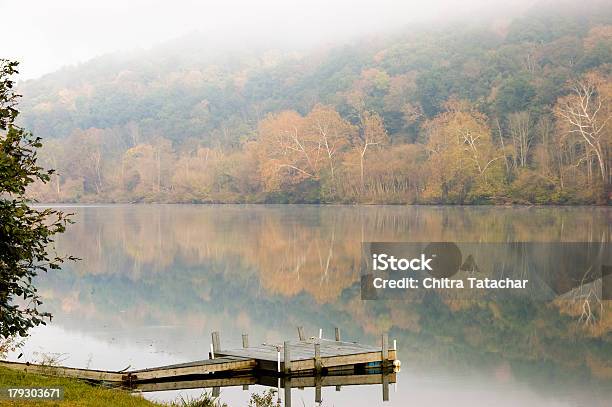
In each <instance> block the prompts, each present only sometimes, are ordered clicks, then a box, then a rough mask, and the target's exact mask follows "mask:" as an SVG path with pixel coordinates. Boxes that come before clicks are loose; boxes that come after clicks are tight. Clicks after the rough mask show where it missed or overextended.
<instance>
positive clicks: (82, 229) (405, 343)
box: [12, 205, 612, 407]
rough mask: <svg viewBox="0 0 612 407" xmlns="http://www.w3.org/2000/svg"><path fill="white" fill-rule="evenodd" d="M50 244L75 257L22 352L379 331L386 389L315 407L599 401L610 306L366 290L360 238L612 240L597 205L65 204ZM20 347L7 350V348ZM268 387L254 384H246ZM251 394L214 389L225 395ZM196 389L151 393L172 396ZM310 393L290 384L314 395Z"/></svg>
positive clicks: (607, 374)
mask: <svg viewBox="0 0 612 407" xmlns="http://www.w3.org/2000/svg"><path fill="white" fill-rule="evenodd" d="M64 209H65V211H67V212H73V213H74V214H75V215H74V220H75V221H76V224H74V225H72V226H70V228H69V229H68V231H67V233H66V234H65V235H63V236H61V237H60V238H59V239H58V242H57V250H58V252H59V253H70V254H72V255H75V256H78V257H80V258H81V259H82V260H81V261H79V262H77V263H75V264H67V265H66V266H65V267H64V268H63V270H61V271H59V272H52V273H49V274H47V275H44V276H41V277H40V278H39V280H38V286H39V289H40V292H41V294H42V297H43V299H44V302H45V307H46V309H47V310H49V311H50V312H52V313H53V315H54V318H53V322H52V323H51V324H50V325H48V326H44V327H39V328H36V329H34V330H33V331H32V335H31V337H30V338H29V339H28V341H27V342H26V345H25V348H24V349H23V352H24V357H23V358H22V359H21V360H24V359H25V360H28V361H34V360H40V359H41V358H42V355H43V354H45V353H46V354H48V353H55V354H56V355H55V356H56V358H57V359H58V360H59V361H61V364H63V365H67V366H74V367H89V368H95V369H113V370H119V369H124V368H126V367H128V366H131V368H146V367H153V366H157V365H162V364H170V363H179V362H184V361H190V360H197V359H204V358H207V357H208V356H207V355H208V350H209V344H210V342H211V340H210V333H211V332H212V331H215V330H218V331H220V333H221V343H222V344H223V347H230V346H232V347H240V346H241V333H243V332H247V333H248V334H249V339H250V342H251V343H263V342H267V343H270V342H275V341H282V340H283V339H287V338H291V339H295V338H296V337H297V331H296V327H297V326H304V328H305V331H306V334H307V336H315V335H318V332H319V329H322V330H323V336H324V337H328V338H332V337H333V333H334V327H336V326H337V327H340V328H341V329H342V336H343V339H346V340H351V341H359V342H363V343H368V344H373V345H374V344H378V343H379V342H378V341H379V340H380V334H381V333H382V332H383V331H388V332H389V337H390V338H391V339H396V340H397V344H398V357H399V359H401V361H402V369H401V372H400V373H399V375H398V383H397V388H396V389H395V391H394V390H393V389H392V390H391V396H390V398H391V400H390V401H389V402H386V403H383V402H382V398H381V389H380V386H376V385H374V386H356V387H343V388H342V391H339V392H338V391H335V389H334V388H324V389H323V405H325V406H345V405H346V406H348V405H350V406H355V407H359V406H364V407H365V406H378V405H380V406H403V405H409V404H410V405H444V404H452V405H454V406H461V405H475V404H476V405H507V406H514V405H545V406H566V405H590V406H593V405H595V406H596V405H608V404H607V403H608V402H609V400H610V399H612V336H611V329H612V307H610V304H609V303H610V302H609V301H608V302H607V303H603V305H602V307H603V308H602V312H601V315H599V318H598V319H597V321H595V322H593V323H591V324H588V325H586V324H583V323H580V321H579V316H580V310H579V309H578V308H577V305H576V304H568V303H564V302H550V301H547V302H544V301H541V302H534V303H530V304H529V306H526V305H525V304H522V303H516V302H513V301H499V302H485V301H475V302H474V301H471V302H470V301H453V300H452V299H448V298H438V297H427V298H425V299H423V300H422V301H418V302H405V303H404V302H399V303H398V302H394V301H389V302H387V301H362V300H361V293H360V270H359V267H360V256H361V242H366V241H395V242H402V241H405V242H427V241H459V242H462V241H463V242H512V241H536V242H590V241H596V242H600V241H605V242H609V241H610V236H611V231H612V222H611V217H612V211H611V210H610V209H609V208H591V207H574V208H569V207H567V208H566V207H542V208H540V207H508V208H505V207H504V208H502V207H434V206H409V207H405V206H401V207H400V206H308V205H306V206H301V205H286V206H282V205H270V206H263V205H262V206H248V205H243V206H240V205H218V206H217V205H211V206H208V205H206V206H205V205H202V206H198V205H108V206H69V207H65V208H64ZM12 357H13V358H14V357H15V355H12ZM262 390H263V388H262V387H257V386H251V388H250V390H249V391H259V392H261V391H262ZM249 391H243V390H242V388H241V387H239V388H223V389H222V390H221V398H222V400H223V401H225V402H227V403H228V404H229V405H230V407H233V406H243V405H246V404H247V400H248V399H249ZM199 393H200V391H196V390H189V391H180V392H158V393H148V394H146V397H148V398H152V399H156V400H173V399H175V398H176V397H178V396H179V395H182V396H189V395H197V394H199ZM313 400H314V391H313V390H312V389H306V390H298V389H294V390H293V403H295V404H294V405H300V406H301V405H303V404H302V402H303V403H304V405H313Z"/></svg>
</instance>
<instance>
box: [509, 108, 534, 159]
mask: <svg viewBox="0 0 612 407" xmlns="http://www.w3.org/2000/svg"><path fill="white" fill-rule="evenodd" d="M508 122H509V127H510V136H511V137H512V142H513V144H514V151H515V159H514V162H515V165H516V166H517V167H518V166H520V167H526V166H527V160H528V157H529V150H530V149H531V144H532V141H533V137H532V134H531V127H530V123H529V122H530V118H529V113H528V112H525V111H522V112H516V113H511V114H510V115H509V116H508Z"/></svg>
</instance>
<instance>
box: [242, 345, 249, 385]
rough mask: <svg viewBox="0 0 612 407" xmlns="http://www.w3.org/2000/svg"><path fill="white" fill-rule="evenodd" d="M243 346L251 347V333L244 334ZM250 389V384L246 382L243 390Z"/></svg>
mask: <svg viewBox="0 0 612 407" xmlns="http://www.w3.org/2000/svg"><path fill="white" fill-rule="evenodd" d="M242 347H243V348H245V349H246V348H248V347H249V334H246V333H244V334H242ZM248 389H249V385H248V384H245V385H243V386H242V390H248Z"/></svg>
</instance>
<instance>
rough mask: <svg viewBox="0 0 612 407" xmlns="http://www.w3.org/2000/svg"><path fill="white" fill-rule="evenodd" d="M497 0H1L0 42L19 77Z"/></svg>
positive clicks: (378, 25) (339, 31) (472, 9)
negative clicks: (124, 54)
mask: <svg viewBox="0 0 612 407" xmlns="http://www.w3.org/2000/svg"><path fill="white" fill-rule="evenodd" d="M495 1H497V0H418V1H417V0H366V1H362V0H283V1H279V0H218V1H204V0H200V1H195V0H164V1H160V0H148V1H147V0H53V1H47V0H38V1H35V0H0V27H2V32H3V36H4V37H5V38H10V41H6V40H4V41H2V42H1V43H0V57H4V58H12V59H17V60H19V61H21V66H20V68H21V69H20V72H21V75H20V79H26V78H34V77H38V76H40V75H42V74H45V73H48V72H52V71H54V70H56V69H58V68H60V67H62V66H65V65H72V64H76V63H79V62H84V61H86V60H88V59H91V58H93V57H95V56H98V55H101V54H105V53H109V52H114V51H126V50H131V49H135V48H149V47H151V46H154V45H155V44H158V43H160V42H164V41H167V40H171V39H175V38H177V37H180V36H182V35H184V34H187V33H190V32H194V31H197V32H204V33H209V35H210V39H211V41H215V39H220V38H222V37H231V38H244V39H245V40H248V39H257V38H278V39H282V40H283V41H284V42H285V43H286V42H287V41H295V42H296V43H300V44H304V43H306V42H321V41H325V42H332V41H333V40H334V39H338V38H346V37H347V36H350V35H353V34H365V33H368V32H372V31H380V30H383V29H389V28H396V27H398V26H406V25H409V24H410V23H411V22H415V21H424V20H431V19H436V20H437V19H444V18H447V17H449V16H459V17H462V16H465V17H470V18H473V16H475V15H478V14H479V13H482V12H483V10H485V9H488V10H490V9H492V7H493V6H492V5H491V3H493V2H495ZM520 2H521V3H525V2H529V0H520ZM502 3H508V1H506V2H502Z"/></svg>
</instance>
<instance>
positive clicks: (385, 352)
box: [380, 332, 389, 369]
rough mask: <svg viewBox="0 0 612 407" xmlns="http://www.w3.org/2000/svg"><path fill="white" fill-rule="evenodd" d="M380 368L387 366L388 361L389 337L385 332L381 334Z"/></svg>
mask: <svg viewBox="0 0 612 407" xmlns="http://www.w3.org/2000/svg"><path fill="white" fill-rule="evenodd" d="M380 356H381V359H382V367H383V369H384V368H385V366H386V365H387V360H388V359H389V335H388V334H387V333H386V332H385V333H383V334H382V351H381V355H380Z"/></svg>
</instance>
